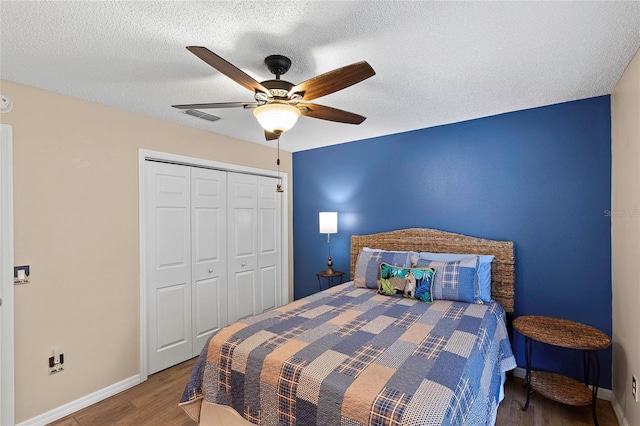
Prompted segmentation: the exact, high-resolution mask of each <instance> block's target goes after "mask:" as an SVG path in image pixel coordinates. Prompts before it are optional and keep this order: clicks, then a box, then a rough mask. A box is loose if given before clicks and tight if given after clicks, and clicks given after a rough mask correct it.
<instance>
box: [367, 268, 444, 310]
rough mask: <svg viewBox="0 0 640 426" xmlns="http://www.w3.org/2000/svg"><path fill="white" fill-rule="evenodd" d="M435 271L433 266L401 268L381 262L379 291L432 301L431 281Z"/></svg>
mask: <svg viewBox="0 0 640 426" xmlns="http://www.w3.org/2000/svg"><path fill="white" fill-rule="evenodd" d="M435 272H436V271H435V269H433V268H401V267H397V266H393V265H389V264H387V263H381V264H380V283H379V285H378V293H379V294H384V295H387V296H404V297H409V298H411V299H418V300H422V301H423V302H427V303H431V301H432V299H431V282H432V281H433V274H435Z"/></svg>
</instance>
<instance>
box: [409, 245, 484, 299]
mask: <svg viewBox="0 0 640 426" xmlns="http://www.w3.org/2000/svg"><path fill="white" fill-rule="evenodd" d="M474 256H477V257H478V270H477V276H478V277H477V278H478V285H479V286H480V299H481V300H482V301H483V302H491V300H492V299H491V262H492V261H493V259H494V258H495V257H494V256H493V255H485V254H479V255H476V254H454V253H429V252H422V253H420V254H419V255H418V257H419V258H420V259H427V260H440V261H445V262H451V261H456V260H465V259H469V258H471V257H474Z"/></svg>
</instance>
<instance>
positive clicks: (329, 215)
mask: <svg viewBox="0 0 640 426" xmlns="http://www.w3.org/2000/svg"><path fill="white" fill-rule="evenodd" d="M336 232H338V213H337V212H320V233H321V234H335V233H336Z"/></svg>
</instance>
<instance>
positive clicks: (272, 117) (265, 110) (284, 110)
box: [253, 103, 300, 133]
mask: <svg viewBox="0 0 640 426" xmlns="http://www.w3.org/2000/svg"><path fill="white" fill-rule="evenodd" d="M253 115H254V116H255V117H256V119H257V120H258V123H260V125H261V126H262V128H263V129H264V130H266V131H267V132H272V133H277V132H286V131H287V130H290V129H291V128H292V127H293V126H294V125H295V124H296V121H298V117H300V110H299V109H298V108H296V107H294V106H292V105H289V104H280V103H271V104H265V105H261V106H259V107H258V108H256V109H254V110H253Z"/></svg>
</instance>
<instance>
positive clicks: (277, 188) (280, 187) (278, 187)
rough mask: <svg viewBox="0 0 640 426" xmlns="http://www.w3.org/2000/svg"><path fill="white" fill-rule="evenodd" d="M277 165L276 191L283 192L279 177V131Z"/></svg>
mask: <svg viewBox="0 0 640 426" xmlns="http://www.w3.org/2000/svg"><path fill="white" fill-rule="evenodd" d="M276 164H277V165H278V184H277V185H276V192H284V190H283V189H282V184H281V183H280V182H281V179H280V133H278V160H277V161H276Z"/></svg>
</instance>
